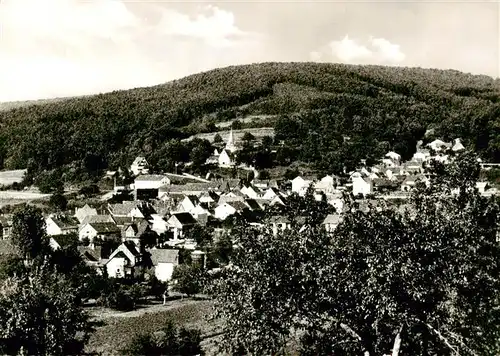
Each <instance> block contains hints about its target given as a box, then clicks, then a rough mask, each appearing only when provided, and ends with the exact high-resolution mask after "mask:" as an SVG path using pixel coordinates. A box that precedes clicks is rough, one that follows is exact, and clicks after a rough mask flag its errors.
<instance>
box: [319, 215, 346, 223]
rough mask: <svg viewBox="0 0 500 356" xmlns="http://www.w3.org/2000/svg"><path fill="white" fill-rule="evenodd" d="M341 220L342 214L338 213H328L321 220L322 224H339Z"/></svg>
mask: <svg viewBox="0 0 500 356" xmlns="http://www.w3.org/2000/svg"><path fill="white" fill-rule="evenodd" d="M341 221H342V216H340V215H339V214H328V215H327V216H326V218H325V220H323V224H339V223H340V222H341Z"/></svg>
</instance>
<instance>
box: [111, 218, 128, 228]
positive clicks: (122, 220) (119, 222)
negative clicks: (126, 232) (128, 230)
mask: <svg viewBox="0 0 500 356" xmlns="http://www.w3.org/2000/svg"><path fill="white" fill-rule="evenodd" d="M112 219H113V221H114V222H115V224H116V225H117V226H125V225H127V224H131V223H132V220H133V219H132V217H130V216H113V217H112Z"/></svg>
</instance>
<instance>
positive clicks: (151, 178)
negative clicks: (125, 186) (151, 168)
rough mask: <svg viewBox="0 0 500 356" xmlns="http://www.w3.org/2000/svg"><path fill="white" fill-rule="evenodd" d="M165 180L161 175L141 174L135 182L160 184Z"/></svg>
mask: <svg viewBox="0 0 500 356" xmlns="http://www.w3.org/2000/svg"><path fill="white" fill-rule="evenodd" d="M165 178H167V177H166V176H164V175H162V174H141V175H140V176H137V177H136V178H135V180H136V181H139V182H160V181H162V180H163V179H165Z"/></svg>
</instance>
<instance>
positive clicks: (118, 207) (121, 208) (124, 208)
mask: <svg viewBox="0 0 500 356" xmlns="http://www.w3.org/2000/svg"><path fill="white" fill-rule="evenodd" d="M137 205H138V203H137V202H135V201H124V202H122V203H119V204H108V210H109V211H110V213H111V214H113V215H124V216H126V215H128V214H129V213H130V212H131V211H132V209H134V208H135V207H137Z"/></svg>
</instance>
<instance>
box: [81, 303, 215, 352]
mask: <svg viewBox="0 0 500 356" xmlns="http://www.w3.org/2000/svg"><path fill="white" fill-rule="evenodd" d="M211 306H212V302H211V301H209V300H194V299H190V298H185V299H184V300H171V301H168V302H167V304H166V305H162V303H161V302H156V303H154V304H152V305H148V306H145V307H143V308H140V309H137V310H133V311H130V312H116V311H113V310H110V309H106V308H97V307H92V308H88V310H89V312H90V313H91V314H92V315H93V316H94V318H95V320H96V321H100V322H102V323H103V324H104V325H102V326H99V327H98V328H97V330H96V331H95V332H94V334H93V335H92V337H91V338H90V341H89V343H88V345H87V347H86V351H87V352H96V353H99V354H101V355H116V354H118V353H119V350H120V349H122V348H123V347H125V346H126V343H127V342H129V341H130V340H131V339H132V338H133V337H134V336H135V335H137V334H140V333H150V332H154V331H157V330H159V329H161V328H162V327H163V326H164V325H165V322H166V321H167V320H172V321H173V322H174V323H175V324H177V325H182V326H186V327H190V328H197V329H200V330H201V332H202V335H204V336H205V339H204V341H203V342H202V346H203V348H204V349H205V351H206V354H207V355H215V354H216V352H215V350H214V345H213V342H211V341H212V338H211V337H210V336H211V335H212V334H214V333H216V331H217V328H216V326H215V325H213V324H211V323H210V322H209V321H208V320H206V317H207V316H208V315H209V313H210V310H211ZM206 336H209V337H206Z"/></svg>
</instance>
